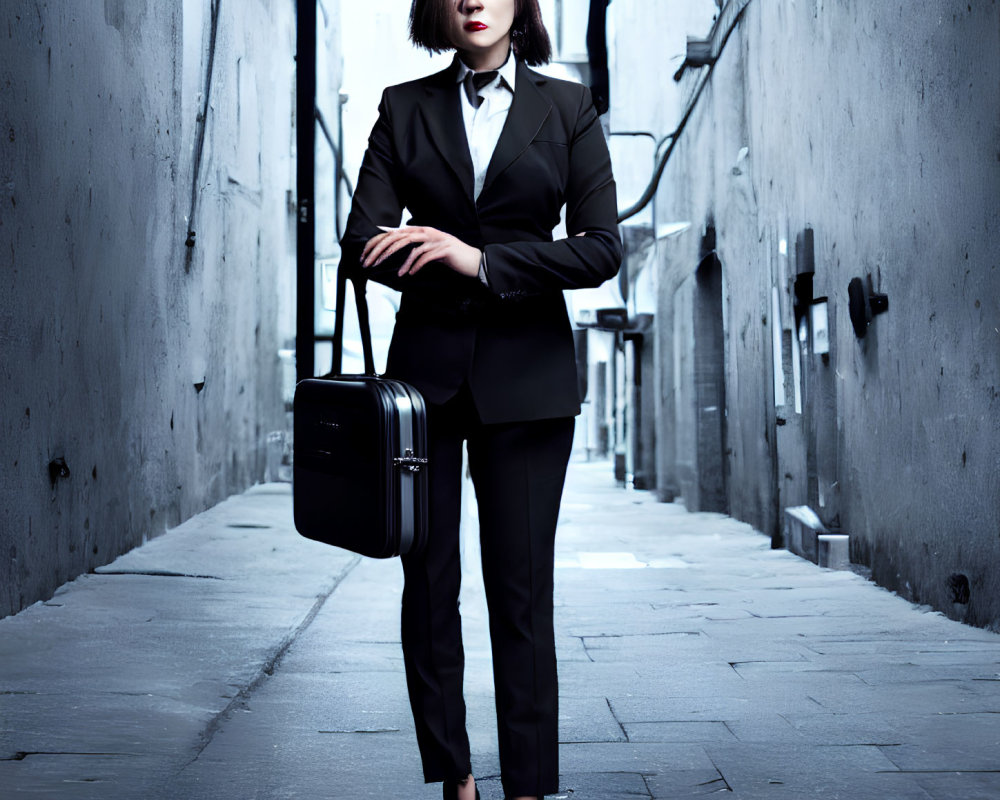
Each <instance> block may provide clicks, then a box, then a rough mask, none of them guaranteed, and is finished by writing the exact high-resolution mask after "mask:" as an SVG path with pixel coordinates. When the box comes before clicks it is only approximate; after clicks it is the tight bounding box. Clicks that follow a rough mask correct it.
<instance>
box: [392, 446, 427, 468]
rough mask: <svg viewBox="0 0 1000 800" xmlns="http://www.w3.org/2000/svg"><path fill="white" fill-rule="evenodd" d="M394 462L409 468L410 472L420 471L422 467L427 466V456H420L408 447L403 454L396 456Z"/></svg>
mask: <svg viewBox="0 0 1000 800" xmlns="http://www.w3.org/2000/svg"><path fill="white" fill-rule="evenodd" d="M392 463H393V464H395V465H396V466H397V467H400V468H401V469H405V470H409V471H410V472H420V468H421V467H425V466H427V459H426V458H418V457H417V456H415V455H414V454H413V451H412V450H411V449H410V448H409V447H407V448H406V450H404V451H403V455H402V456H401V457H399V458H394V459H393V460H392Z"/></svg>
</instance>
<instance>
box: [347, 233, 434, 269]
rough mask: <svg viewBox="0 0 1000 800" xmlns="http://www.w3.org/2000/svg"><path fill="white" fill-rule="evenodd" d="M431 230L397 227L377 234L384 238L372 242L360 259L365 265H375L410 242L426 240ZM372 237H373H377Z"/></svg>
mask: <svg viewBox="0 0 1000 800" xmlns="http://www.w3.org/2000/svg"><path fill="white" fill-rule="evenodd" d="M432 230H433V228H422V227H412V228H397V229H396V230H392V231H389V232H388V233H385V234H379V236H382V237H384V238H381V239H380V240H379V241H378V242H376V243H375V244H374V246H373V247H372V248H371V250H369V252H368V254H367V256H366V257H365V258H363V260H362V265H363V266H366V267H373V266H376V265H377V264H380V263H382V262H383V261H385V259H387V258H388V257H389V256H391V255H392V254H393V253H395V252H396V251H397V250H399V249H400V248H401V247H406V245H408V244H412V243H413V242H420V241H424V240H426V238H427V236H428V232H429V231H432ZM372 238H373V239H375V238H378V237H372ZM369 241H371V240H369Z"/></svg>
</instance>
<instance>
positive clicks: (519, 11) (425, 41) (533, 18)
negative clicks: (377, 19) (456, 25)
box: [410, 0, 552, 67]
mask: <svg viewBox="0 0 1000 800" xmlns="http://www.w3.org/2000/svg"><path fill="white" fill-rule="evenodd" d="M456 2H458V0H413V5H412V6H410V41H412V42H413V43H414V44H415V45H416V46H417V47H423V48H424V49H426V50H430V51H431V52H432V53H442V52H444V51H445V50H454V49H455V45H453V44H452V43H451V42H450V41H449V40H448V20H449V16H450V15H451V14H452V13H453V6H454V5H455V3H456ZM510 33H511V37H510V38H511V43H512V44H513V47H514V55H515V56H517V57H518V58H519V59H521V60H522V61H524V62H525V63H527V64H530V65H531V66H533V67H537V66H539V65H540V64H548V63H549V61H550V60H551V59H552V43H551V42H550V41H549V34H548V32H547V31H546V30H545V25H543V24H542V12H541V10H540V9H539V8H538V0H516V5H515V10H514V25H513V27H512V28H511V31H510Z"/></svg>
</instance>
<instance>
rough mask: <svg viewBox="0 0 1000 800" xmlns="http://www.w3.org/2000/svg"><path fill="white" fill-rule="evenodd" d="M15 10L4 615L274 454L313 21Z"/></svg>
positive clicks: (274, 11)
mask: <svg viewBox="0 0 1000 800" xmlns="http://www.w3.org/2000/svg"><path fill="white" fill-rule="evenodd" d="M216 6H217V7H218V8H219V14H218V22H217V27H216V36H215V42H214V57H213V58H212V69H211V78H210V80H211V85H210V90H209V89H208V87H207V85H206V75H207V73H208V64H209V59H210V57H211V56H210V54H211V51H212V28H213V25H212V10H213V7H216ZM0 15H2V18H3V22H4V25H3V27H2V30H3V32H4V35H3V39H4V42H3V45H2V47H0V122H2V130H3V144H2V149H0V186H2V187H3V190H2V205H0V208H2V210H0V254H2V255H0V259H2V278H0V343H2V348H3V362H2V370H3V385H4V390H3V392H2V393H0V425H2V428H0V438H2V459H3V465H2V468H0V508H2V524H0V541H2V554H3V557H2V558H0V615H3V614H9V613H13V612H16V611H18V610H19V609H21V608H23V607H24V606H26V605H28V604H30V603H32V602H34V601H36V600H38V599H41V598H45V597H47V596H49V595H51V593H52V591H53V590H54V589H55V588H56V587H57V586H59V585H60V584H61V583H63V582H64V581H66V580H68V579H70V578H72V577H74V576H76V575H78V574H80V573H81V572H84V571H86V570H89V569H92V568H94V567H95V566H98V565H100V564H104V563H106V562H108V561H110V560H111V559H112V558H114V557H115V556H116V555H118V554H119V553H121V552H123V551H125V550H128V549H129V548H131V547H133V546H135V545H137V544H139V543H141V542H142V541H143V540H145V539H146V538H147V537H149V536H154V535H156V534H158V533H160V532H162V531H164V530H165V529H166V528H169V527H171V526H174V525H177V524H178V523H179V522H181V521H182V520H184V519H186V518H188V517H190V516H191V515H193V514H195V513H196V512H198V511H201V510H202V509H204V508H206V507H208V506H211V505H213V504H215V503H217V502H218V501H220V500H221V499H223V498H225V497H226V496H227V495H229V494H231V493H233V492H236V491H240V490H242V489H243V488H245V487H246V486H248V485H250V484H252V483H254V482H256V481H260V480H261V479H262V478H263V477H264V449H265V440H266V436H267V434H268V432H270V431H275V430H281V429H283V428H284V427H285V418H284V403H283V398H282V395H281V370H280V364H279V358H278V349H279V347H282V346H288V345H289V344H290V343H291V341H292V339H291V337H292V336H293V335H294V316H293V315H294V296H293V294H292V292H293V290H294V283H293V282H292V281H293V280H294V277H293V276H294V217H293V216H291V215H292V212H291V211H290V208H291V207H292V206H291V205H290V201H292V200H293V190H294V162H293V158H292V156H293V152H292V148H293V143H294V134H293V112H294V50H295V36H294V4H293V3H292V2H291V0H283V1H282V2H264V0H255V1H251V2H245V3H235V2H227V0H221V2H218V3H215V4H212V3H208V2H199V0H185V2H183V3H167V4H164V3H156V2H152V0H127V2H126V0H105V2H103V3H101V2H94V1H93V0H91V1H89V2H80V3H49V4H40V3H32V2H22V1H21V0H8V2H5V3H4V4H3V6H2V10H0ZM207 90H208V94H207V96H208V101H209V102H208V106H207V116H206V117H205V126H204V142H203V144H202V143H201V142H200V139H199V130H200V128H199V120H200V119H201V116H202V112H203V101H204V99H205V97H206V91H207ZM199 151H200V152H201V156H200V166H199V167H198V168H197V172H196V164H198V162H199ZM192 188H193V191H192ZM192 203H194V214H193V218H192V219H191V222H190V224H189V222H188V216H189V215H190V214H191V211H192ZM189 229H190V230H193V231H195V236H194V238H193V247H188V246H186V244H185V242H186V240H188V238H189V237H188V231H189ZM290 276H292V277H291V278H290ZM55 459H64V461H65V464H66V467H67V470H68V471H67V473H66V474H65V475H64V476H62V477H60V476H59V475H58V474H57V473H58V470H52V471H50V464H51V463H52V462H53V461H54V460H55Z"/></svg>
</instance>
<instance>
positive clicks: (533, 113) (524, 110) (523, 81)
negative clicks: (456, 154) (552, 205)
mask: <svg viewBox="0 0 1000 800" xmlns="http://www.w3.org/2000/svg"><path fill="white" fill-rule="evenodd" d="M536 80H538V81H539V82H540V83H544V81H545V78H544V76H541V75H536V74H535V73H533V72H531V71H530V70H529V69H528V68H527V67H526V66H525V65H524V62H523V61H518V62H517V77H516V79H515V84H516V86H515V88H514V100H513V102H512V103H511V105H510V110H509V111H508V112H507V120H506V122H504V126H503V130H502V131H501V133H500V139H499V140H498V141H497V146H496V149H495V150H494V151H493V157H492V158H491V159H490V163H489V166H488V167H487V168H486V180H485V182H484V183H483V193H485V192H486V191H487V190H488V189H489V188H490V184H491V183H493V181H494V180H496V178H497V176H498V175H500V173H502V172H503V171H504V170H505V169H507V167H509V166H510V165H511V164H512V163H513V162H514V160H515V159H516V158H517V157H518V156H519V155H521V153H523V152H524V151H525V150H526V149H527V147H528V145H529V144H531V141H532V139H534V138H535V135H536V134H537V133H538V131H539V130H540V129H541V127H542V123H543V122H545V119H546V118H547V117H548V116H549V114H550V113H551V111H552V104H551V103H550V102H549V101H548V99H547V98H546V97H545V95H543V94H542V93H541V92H540V91H539V89H538V87H537V86H536V85H535V81H536ZM456 94H457V92H456ZM459 116H460V117H461V108H459ZM459 127H460V128H462V132H461V133H462V139H463V141H464V140H465V126H464V125H463V124H462V122H461V118H460V119H459ZM466 150H468V147H466ZM470 170H471V159H470Z"/></svg>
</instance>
